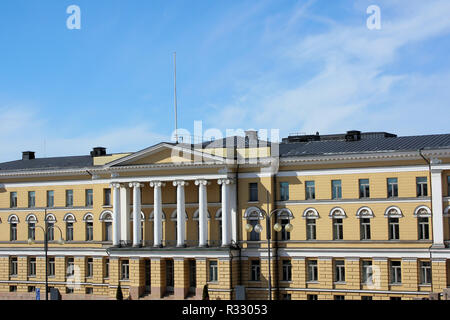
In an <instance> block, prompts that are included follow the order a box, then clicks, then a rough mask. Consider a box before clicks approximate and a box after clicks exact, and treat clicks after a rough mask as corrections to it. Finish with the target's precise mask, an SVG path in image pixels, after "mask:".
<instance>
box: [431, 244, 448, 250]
mask: <svg viewBox="0 0 450 320" xmlns="http://www.w3.org/2000/svg"><path fill="white" fill-rule="evenodd" d="M443 248H445V244H443V243H433V245H432V246H431V249H443Z"/></svg>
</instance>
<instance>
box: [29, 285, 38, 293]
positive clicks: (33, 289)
mask: <svg viewBox="0 0 450 320" xmlns="http://www.w3.org/2000/svg"><path fill="white" fill-rule="evenodd" d="M28 292H36V287H35V286H28Z"/></svg>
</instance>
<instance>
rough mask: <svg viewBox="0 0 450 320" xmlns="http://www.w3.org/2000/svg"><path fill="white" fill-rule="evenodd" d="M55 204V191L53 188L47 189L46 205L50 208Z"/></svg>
mask: <svg viewBox="0 0 450 320" xmlns="http://www.w3.org/2000/svg"><path fill="white" fill-rule="evenodd" d="M54 206H55V193H54V191H53V190H48V191H47V207H49V208H52V207H54Z"/></svg>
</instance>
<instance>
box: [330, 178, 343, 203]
mask: <svg viewBox="0 0 450 320" xmlns="http://www.w3.org/2000/svg"><path fill="white" fill-rule="evenodd" d="M331 197H332V199H342V185H341V180H331Z"/></svg>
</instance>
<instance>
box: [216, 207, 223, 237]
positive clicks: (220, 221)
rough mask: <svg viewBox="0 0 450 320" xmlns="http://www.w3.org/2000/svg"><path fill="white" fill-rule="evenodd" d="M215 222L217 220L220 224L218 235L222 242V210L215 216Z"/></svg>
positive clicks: (218, 224) (218, 225)
mask: <svg viewBox="0 0 450 320" xmlns="http://www.w3.org/2000/svg"><path fill="white" fill-rule="evenodd" d="M214 220H216V221H217V222H218V223H217V235H218V239H219V242H222V208H220V209H219V210H217V212H216V214H215V216H214Z"/></svg>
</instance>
